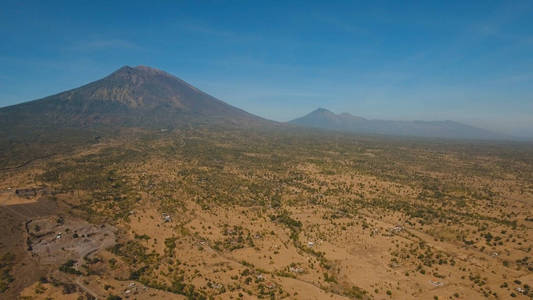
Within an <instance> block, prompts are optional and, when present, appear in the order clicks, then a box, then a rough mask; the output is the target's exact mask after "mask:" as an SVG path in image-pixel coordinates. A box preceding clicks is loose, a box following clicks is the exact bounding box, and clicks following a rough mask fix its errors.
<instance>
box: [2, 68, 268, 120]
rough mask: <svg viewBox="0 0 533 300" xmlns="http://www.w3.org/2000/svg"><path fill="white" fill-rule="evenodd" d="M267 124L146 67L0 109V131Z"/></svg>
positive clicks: (167, 75)
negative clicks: (195, 124) (44, 127)
mask: <svg viewBox="0 0 533 300" xmlns="http://www.w3.org/2000/svg"><path fill="white" fill-rule="evenodd" d="M268 122H270V121H267V120H264V119H262V118H260V117H258V116H255V115H252V114H250V113H247V112H245V111H243V110H241V109H239V108H236V107H233V106H231V105H229V104H227V103H225V102H223V101H221V100H218V99H216V98H215V97H212V96H210V95H208V94H206V93H204V92H202V91H200V90H199V89H197V88H195V87H194V86H192V85H190V84H188V83H186V82H185V81H183V80H181V79H179V78H177V77H175V76H173V75H170V74H168V73H166V72H164V71H161V70H157V69H153V68H150V67H145V66H138V67H134V68H132V67H128V66H125V67H122V68H120V69H119V70H117V71H115V72H114V73H112V74H111V75H109V76H107V77H105V78H103V79H100V80H98V81H94V82H92V83H89V84H87V85H84V86H82V87H79V88H76V89H73V90H69V91H66V92H62V93H59V94H56V95H53V96H49V97H46V98H42V99H39V100H34V101H30V102H26V103H22V104H18V105H13V106H9V107H4V108H1V109H0V127H1V126H3V127H4V128H5V127H6V126H11V127H13V126H15V127H17V126H18V127H35V126H47V127H49V126H59V127H74V128H79V127H91V126H110V127H113V126H119V127H120V126H134V127H135V126H139V127H161V126H172V125H183V124H190V123H233V124H235V123H236V124H240V125H242V124H252V123H254V124H255V123H257V124H264V123H268Z"/></svg>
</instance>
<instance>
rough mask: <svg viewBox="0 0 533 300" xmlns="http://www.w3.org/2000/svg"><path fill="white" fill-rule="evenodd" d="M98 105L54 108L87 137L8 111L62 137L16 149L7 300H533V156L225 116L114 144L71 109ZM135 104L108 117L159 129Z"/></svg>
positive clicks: (102, 116)
mask: <svg viewBox="0 0 533 300" xmlns="http://www.w3.org/2000/svg"><path fill="white" fill-rule="evenodd" d="M132 69H133V68H132ZM139 70H141V71H143V72H147V73H148V74H151V73H150V72H155V71H151V70H143V69H142V68H135V69H133V71H131V70H129V69H126V71H124V70H121V71H120V73H119V74H123V73H124V72H126V73H128V72H130V71H131V72H134V73H135V72H137V71H139ZM147 73H143V74H144V75H142V76H145V75H146V74H147ZM152 75H153V74H152ZM152 75H151V76H152ZM112 76H116V74H115V75H112ZM121 76H122V75H121ZM136 76H141V75H136ZM142 76H141V77H142ZM155 76H156V77H157V76H164V78H167V77H166V76H170V75H167V74H159V73H156V75H155ZM113 78H114V77H113ZM128 78H130V77H128ZM133 78H137V77H133ZM143 78H144V77H143ZM150 78H153V77H150ZM128 80H132V81H133V82H134V83H135V82H138V81H137V79H135V80H134V79H131V78H130V79H128ZM128 80H126V81H128ZM139 80H141V79H139ZM143 80H145V81H142V80H141V81H142V82H146V80H148V79H143ZM150 80H151V79H150ZM173 80H174V79H173ZM121 82H122V81H121ZM158 82H160V81H158ZM163 82H164V80H163ZM173 82H175V81H173ZM108 84H109V81H104V82H99V83H98V88H97V89H95V90H94V92H93V93H92V94H90V95H97V96H98V97H100V98H102V97H104V96H102V95H109V94H108V92H109V90H114V91H118V90H117V89H114V87H115V85H112V86H108ZM183 84H184V83H183ZM136 86H137V85H136ZM101 87H105V89H103V90H102V89H100V88H101ZM158 87H159V88H161V86H158ZM89 88H91V89H93V88H94V84H89ZM187 88H188V89H189V91H190V90H191V89H193V87H187ZM82 89H83V88H82ZM91 89H83V90H82V91H83V93H85V92H86V91H91ZM142 89H143V90H142V91H139V90H135V89H133V90H134V91H136V93H138V94H141V95H144V94H143V93H144V88H142ZM78 92H79V91H78ZM197 92H198V93H200V92H199V91H197ZM83 93H81V92H80V93H78V94H76V92H72V91H71V92H66V94H64V95H62V96H57V97H56V98H53V100H46V101H51V102H53V103H55V104H54V107H55V105H56V104H57V103H62V104H61V105H60V106H61V107H63V108H65V107H67V108H65V110H66V111H70V112H72V114H71V115H70V116H71V117H72V116H75V118H74V119H76V120H78V121H80V120H81V121H83V122H82V123H83V124H85V125H84V126H81V127H80V126H79V124H78V125H77V126H78V127H68V126H74V123H75V122H74V123H68V124H67V125H65V124H66V123H64V124H63V125H61V126H59V125H57V124H56V125H54V124H52V123H50V120H49V119H47V117H39V116H35V115H32V114H31V109H29V108H27V107H30V106H31V105H30V104H27V106H26V108H21V107H18V108H10V109H4V110H3V111H2V113H3V114H7V115H10V116H20V117H21V118H26V120H38V123H39V124H47V125H46V126H51V127H49V128H55V129H56V131H54V130H49V131H46V130H37V129H35V128H33V127H31V126H30V124H29V123H28V122H29V121H24V122H23V121H20V122H15V123H14V124H13V125H12V127H10V128H11V130H10V131H9V132H8V131H7V130H6V131H5V132H0V133H2V134H1V135H0V138H1V140H0V146H1V147H0V149H1V150H2V151H1V152H0V170H1V171H0V172H1V176H0V214H1V216H0V222H2V224H1V227H0V228H2V234H1V235H0V259H1V261H0V267H1V270H0V276H1V277H0V298H2V299H17V298H18V299H485V298H487V299H511V298H516V299H531V298H533V291H532V290H531V286H533V258H532V257H531V248H532V244H533V243H532V242H533V236H532V234H533V176H532V174H533V145H531V144H526V143H511V142H505V143H504V142H496V141H495V142H488V141H465V140H436V139H433V140H426V139H415V138H402V139H399V138H394V137H378V136H357V135H352V134H342V133H332V132H326V131H324V132H321V131H311V130H305V129H299V128H292V127H289V126H281V125H279V124H274V123H268V122H267V121H265V120H262V119H256V118H255V116H253V115H249V114H247V113H242V114H241V112H240V111H239V110H233V108H231V107H229V108H228V107H226V104H224V103H219V104H220V105H221V107H223V108H224V109H228V110H229V111H231V114H230V116H228V117H226V114H225V113H224V114H219V112H220V111H221V110H218V109H217V110H216V113H215V112H214V111H213V110H211V108H209V109H206V110H201V111H200V110H198V111H197V113H198V114H201V115H202V116H203V118H204V119H202V120H206V119H209V118H211V117H213V118H215V119H216V117H214V116H215V115H218V116H224V118H223V119H224V120H225V121H224V122H222V123H218V122H216V123H203V121H202V122H199V123H194V124H193V123H190V124H187V125H183V124H178V123H179V122H174V121H172V122H171V123H167V125H168V126H164V127H161V126H160V127H155V128H152V127H149V126H148V127H146V126H141V125H143V124H145V123H144V121H142V122H141V123H137V126H134V125H132V124H134V123H128V122H133V121H132V120H134V119H135V118H137V116H139V115H136V114H137V113H134V115H135V116H136V117H135V118H134V119H128V118H129V117H124V119H120V120H122V121H124V122H123V123H120V126H119V127H113V126H108V127H106V126H105V125H106V124H112V123H108V122H109V120H112V118H111V117H112V115H108V114H106V113H101V112H94V110H91V114H87V111H84V110H83V109H82V110H76V107H78V106H73V107H69V105H70V104H69V102H68V101H71V100H72V99H74V98H76V97H78V96H76V97H74V96H72V97H71V96H69V95H82V94H83ZM131 93H133V92H132V89H127V93H125V92H124V91H120V92H116V93H112V95H113V96H109V97H110V99H108V101H115V100H116V99H119V100H120V99H122V100H120V101H119V100H116V101H118V102H119V106H120V107H126V106H127V107H128V110H129V109H132V110H136V109H137V108H135V107H136V105H137V104H139V105H140V106H142V108H141V111H142V112H146V110H145V108H146V106H145V105H144V104H143V105H141V102H139V101H140V100H139V99H141V98H142V99H149V97H148V96H143V97H140V98H136V96H131V95H133V94H131ZM118 94H124V95H126V94H127V95H128V96H127V97H126V96H125V97H124V98H120V97H118V98H117V97H116V96H117V95H118ZM83 95H85V96H84V97H89V96H87V95H86V94H83ZM173 95H174V92H173ZM176 95H177V96H176V97H175V98H172V99H174V100H175V99H178V100H179V99H182V98H183V97H185V96H183V95H182V96H180V94H179V93H177V92H176ZM52 97H55V96H52ZM79 97H81V96H79ZM95 97H96V96H95ZM106 97H107V96H106ZM162 97H163V98H165V99H166V98H167V96H162ZM89 98H90V97H89ZM51 99H52V98H51ZM54 99H55V100H54ZM124 99H128V100H127V101H126V102H128V103H129V104H125V102H124V101H125V100H124ZM158 99H159V98H158ZM81 100H83V99H82V98H79V99H78V100H76V101H78V102H80V101H81ZM93 100H94V99H92V98H90V99H88V100H84V101H88V102H83V101H81V102H83V103H91V102H90V101H93ZM123 100H124V101H123ZM130 100H131V101H133V100H135V101H133V102H131V101H130ZM174 100H172V101H174ZM178 100H176V101H174V102H172V103H174V104H175V105H176V106H175V107H174V106H172V105H174V104H172V105H171V107H173V108H172V109H176V110H175V111H174V113H176V115H175V117H176V119H179V118H184V119H186V120H192V117H191V114H190V113H189V112H186V111H189V107H191V105H189V104H187V103H188V102H187V101H185V100H179V101H178ZM39 101H41V100H37V103H38V105H42V103H40V102H39ZM43 101H44V100H43ZM46 101H45V102H46ZM65 101H66V102H65ZM106 101H107V100H106ZM147 101H148V100H147ZM154 101H156V100H149V102H150V103H151V104H150V105H154V107H159V105H161V103H160V102H157V103H156V102H154ZM157 101H160V100H157ZM210 101H211V100H210ZM213 101H214V100H213ZM47 103H48V102H47ZM179 103H181V104H184V105H183V107H180V105H179ZM209 103H211V102H209V101H208V102H207V104H209ZM217 103H218V102H217ZM207 104H206V105H207ZM57 105H59V104H57ZM123 105H126V106H123ZM50 107H51V106H50ZM81 107H85V108H87V107H90V105H89V104H88V106H81ZM78 108H79V107H78ZM219 108H220V107H219ZM10 110H11V111H10ZM13 111H16V112H13ZM178 111H179V113H178ZM93 112H94V114H93ZM130 112H131V111H130ZM11 113H13V114H11ZM59 113H60V114H61V115H62V118H63V119H65V120H66V119H67V117H66V115H65V111H61V110H58V114H59ZM195 113H196V112H195ZM112 114H114V115H115V116H117V115H118V116H123V115H122V112H120V110H114V111H112ZM88 116H89V117H88ZM147 116H150V117H153V116H157V114H155V115H147ZM62 118H58V120H60V121H61V120H62ZM165 118H166V117H165ZM165 118H163V119H162V122H163V123H164V122H166V121H168V120H167V119H165ZM243 118H245V119H246V122H250V123H253V124H255V125H254V126H252V127H251V128H249V129H244V127H245V126H235V124H236V123H235V122H237V121H238V122H240V121H239V120H243ZM148 121H150V119H148ZM264 122H267V123H268V125H265V124H266V123H264ZM154 124H158V125H160V123H157V122H156V123H154ZM239 124H240V123H239ZM263 125H264V126H263ZM53 126H57V127H53Z"/></svg>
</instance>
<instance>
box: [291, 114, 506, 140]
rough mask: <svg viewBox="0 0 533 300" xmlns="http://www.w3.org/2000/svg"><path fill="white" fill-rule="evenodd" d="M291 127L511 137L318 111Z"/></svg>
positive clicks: (438, 124)
mask: <svg viewBox="0 0 533 300" xmlns="http://www.w3.org/2000/svg"><path fill="white" fill-rule="evenodd" d="M289 123H290V124H294V125H299V126H305V127H313V128H321V129H329V130H337V131H345V132H353V133H360V134H383V135H399V136H418V137H435V138H451V139H509V137H508V136H505V135H502V134H498V133H494V132H491V131H489V130H485V129H481V128H477V127H473V126H470V125H466V124H462V123H459V122H454V121H387V120H368V119H365V118H361V117H357V116H353V115H351V114H348V113H342V114H335V113H333V112H331V111H329V110H327V109H324V108H319V109H317V110H315V111H312V112H311V113H309V114H307V115H305V116H303V117H301V118H298V119H294V120H292V121H290V122H289Z"/></svg>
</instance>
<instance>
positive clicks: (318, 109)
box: [311, 107, 333, 114]
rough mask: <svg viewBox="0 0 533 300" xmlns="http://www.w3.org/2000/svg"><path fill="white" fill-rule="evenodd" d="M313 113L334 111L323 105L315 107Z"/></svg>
mask: <svg viewBox="0 0 533 300" xmlns="http://www.w3.org/2000/svg"><path fill="white" fill-rule="evenodd" d="M311 113H312V114H313V113H331V114H332V113H333V112H332V111H331V110H329V109H326V108H323V107H319V108H317V109H315V110H314V111H312V112H311Z"/></svg>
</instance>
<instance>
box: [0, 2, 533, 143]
mask: <svg viewBox="0 0 533 300" xmlns="http://www.w3.org/2000/svg"><path fill="white" fill-rule="evenodd" d="M126 4H128V5H126ZM100 6H101V4H99V3H97V2H95V3H92V2H79V3H69V2H63V3H62V5H54V6H51V5H48V4H46V3H40V2H25V3H19V2H15V1H8V2H6V3H5V4H4V9H3V10H2V11H1V12H0V17H1V18H0V25H1V26H0V33H2V36H3V37H4V42H3V43H2V45H0V50H1V53H2V54H1V55H0V107H3V106H8V105H13V104H17V103H21V102H24V101H29V100H34V99H37V98H41V97H45V96H48V95H51V94H54V93H58V92H61V91H64V90H68V89H72V88H75V87H78V86H80V85H83V84H86V83H88V82H91V81H94V80H97V79H100V78H101V77H103V76H106V75H108V74H109V73H111V72H113V71H115V70H116V69H118V68H119V67H121V66H123V65H131V66H134V65H149V66H153V67H156V68H159V69H162V70H165V71H167V72H169V73H172V74H174V75H176V76H178V77H180V78H181V79H183V80H185V81H187V82H189V83H191V84H192V85H194V86H196V87H198V88H200V89H202V90H203V91H205V92H207V93H209V94H211V95H213V96H215V97H217V98H219V99H221V100H223V101H225V102H227V103H229V104H231V105H234V106H237V107H239V108H242V109H244V110H246V111H249V112H251V113H253V114H256V115H259V116H261V117H265V118H268V119H272V120H276V121H289V120H291V119H294V118H298V117H301V116H303V115H305V114H307V113H309V112H311V111H313V110H315V109H317V108H319V107H323V108H327V109H329V110H331V111H333V112H335V113H342V112H348V113H351V114H353V115H356V116H361V117H364V118H369V119H386V120H428V121H429V120H454V121H458V122H462V123H466V124H470V125H474V126H478V127H482V128H487V129H490V130H493V131H497V132H501V133H506V134H510V135H514V136H517V137H533V74H532V73H531V70H532V69H533V55H532V54H531V53H533V21H532V20H531V18H530V16H531V13H532V12H533V4H532V3H530V2H512V3H509V2H491V3H487V2H470V3H462V2H447V3H438V4H437V3H422V4H409V5H405V4H403V3H401V4H400V3H394V2H391V3H381V4H356V3H355V4H354V3H352V4H341V3H332V4H328V5H325V4H321V3H312V2H306V5H305V6H302V5H300V4H298V3H296V2H293V3H289V4H286V3H285V4H278V5H262V4H257V3H244V4H236V3H230V4H225V3H222V2H213V3H203V4H200V3H179V4H173V3H172V4H166V5H162V4H161V5H158V6H148V5H142V4H140V3H135V2H134V3H131V4H130V2H113V3H106V9H105V10H102V9H100V8H101V7H100ZM139 16H142V18H139Z"/></svg>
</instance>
